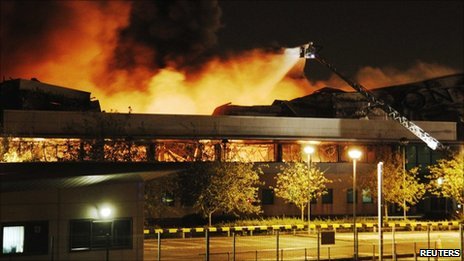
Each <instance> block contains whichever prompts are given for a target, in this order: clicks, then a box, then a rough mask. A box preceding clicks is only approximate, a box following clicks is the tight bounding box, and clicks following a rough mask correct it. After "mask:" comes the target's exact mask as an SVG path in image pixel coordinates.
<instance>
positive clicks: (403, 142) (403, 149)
mask: <svg viewBox="0 0 464 261" xmlns="http://www.w3.org/2000/svg"><path fill="white" fill-rule="evenodd" d="M408 143H409V141H408V139H407V138H404V137H403V138H401V139H400V145H401V154H402V157H403V189H404V183H405V181H406V146H407V145H408ZM403 219H404V220H406V199H405V197H404V195H403Z"/></svg>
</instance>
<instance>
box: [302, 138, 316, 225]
mask: <svg viewBox="0 0 464 261" xmlns="http://www.w3.org/2000/svg"><path fill="white" fill-rule="evenodd" d="M303 150H304V152H305V153H306V155H308V191H309V192H311V187H310V186H311V185H310V180H311V165H312V161H311V155H312V154H313V153H314V147H313V146H306V147H304V149H303ZM308 197H309V195H308ZM310 224H311V200H310V199H309V198H308V233H310V231H311V230H310V228H309V225H310Z"/></svg>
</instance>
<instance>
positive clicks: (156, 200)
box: [144, 175, 179, 218]
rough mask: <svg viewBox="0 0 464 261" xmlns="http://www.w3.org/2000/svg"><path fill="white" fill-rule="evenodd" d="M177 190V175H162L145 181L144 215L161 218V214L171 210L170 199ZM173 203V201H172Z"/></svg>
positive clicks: (174, 198) (174, 197)
mask: <svg viewBox="0 0 464 261" xmlns="http://www.w3.org/2000/svg"><path fill="white" fill-rule="evenodd" d="M178 190H179V182H178V176H177V175H172V176H164V177H160V178H157V179H153V180H150V181H146V182H145V195H144V197H145V217H147V218H162V217H163V214H166V213H168V211H172V208H170V206H172V204H171V202H169V201H171V200H176V199H178V198H177V197H176V195H177V191H178ZM172 203H174V202H172Z"/></svg>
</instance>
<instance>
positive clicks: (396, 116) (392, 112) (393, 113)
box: [300, 42, 445, 150]
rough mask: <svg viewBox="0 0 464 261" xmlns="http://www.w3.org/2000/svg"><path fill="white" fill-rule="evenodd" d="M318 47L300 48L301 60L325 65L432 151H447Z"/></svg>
mask: <svg viewBox="0 0 464 261" xmlns="http://www.w3.org/2000/svg"><path fill="white" fill-rule="evenodd" d="M317 51H318V47H317V46H315V45H314V44H313V43H312V42H310V43H308V44H305V45H303V46H301V47H300V58H304V59H314V60H316V61H318V62H320V63H321V64H323V65H325V66H326V67H327V68H329V69H330V70H331V71H332V72H333V73H335V74H336V75H338V77H340V78H341V79H343V80H344V81H345V82H346V83H348V84H349V85H350V86H351V87H352V88H353V89H355V90H356V91H357V92H359V93H361V94H362V95H363V96H364V97H365V98H366V99H367V100H368V101H369V102H371V103H373V104H375V105H377V106H379V107H380V108H381V109H382V110H384V111H385V112H386V113H387V115H388V116H390V117H391V118H392V119H393V120H395V121H397V122H399V123H400V124H401V125H402V126H403V127H405V128H406V129H408V130H409V131H410V132H412V133H413V134H414V135H416V136H417V137H418V138H420V139H421V140H422V141H424V142H425V143H426V144H427V146H428V147H429V148H431V149H432V150H436V149H439V150H442V149H445V147H444V146H443V144H441V143H440V142H439V141H438V140H437V139H435V138H434V137H432V136H431V135H430V134H428V133H427V132H426V131H424V130H423V129H422V128H421V127H419V126H417V125H416V124H414V123H413V122H411V121H410V120H408V119H407V118H406V117H404V116H403V115H401V113H399V112H398V111H397V110H396V109H395V108H393V107H391V106H390V105H388V104H386V103H385V102H384V101H383V100H381V99H379V98H377V97H375V96H374V94H373V93H372V92H371V91H369V90H367V89H366V88H365V87H363V86H362V85H361V84H358V83H356V82H353V81H351V80H350V79H349V78H347V77H345V76H344V75H343V74H341V73H340V72H338V70H337V69H336V68H335V67H334V66H333V65H332V64H330V63H328V62H326V61H325V60H324V59H323V58H322V57H320V56H319V54H318V53H317Z"/></svg>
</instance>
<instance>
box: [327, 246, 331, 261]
mask: <svg viewBox="0 0 464 261" xmlns="http://www.w3.org/2000/svg"><path fill="white" fill-rule="evenodd" d="M327 257H328V258H329V261H330V260H331V259H330V247H327Z"/></svg>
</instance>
